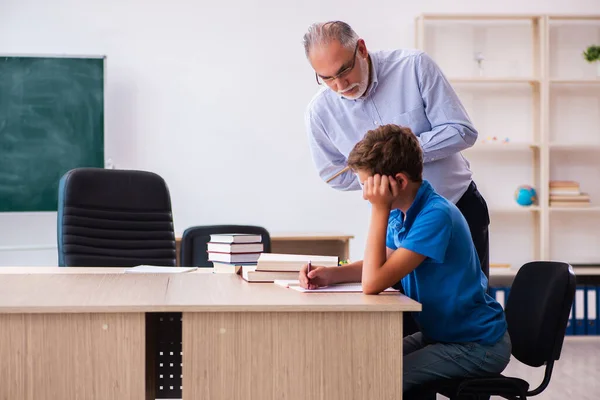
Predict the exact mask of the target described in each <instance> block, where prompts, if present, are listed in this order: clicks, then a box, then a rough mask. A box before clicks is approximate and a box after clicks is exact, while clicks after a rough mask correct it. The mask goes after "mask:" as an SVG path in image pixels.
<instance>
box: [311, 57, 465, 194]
mask: <svg viewBox="0 0 600 400" xmlns="http://www.w3.org/2000/svg"><path fill="white" fill-rule="evenodd" d="M369 55H370V57H371V61H372V71H371V85H370V86H369V89H368V90H367V93H366V94H365V95H364V96H363V97H361V98H360V99H357V100H348V99H345V98H343V97H342V96H341V95H339V94H338V93H336V92H334V91H332V90H330V89H328V88H325V87H324V88H323V89H322V90H321V91H319V93H317V94H316V95H315V97H314V98H313V99H312V101H311V102H310V104H309V105H308V108H307V110H306V115H305V118H306V127H307V131H308V138H309V143H310V149H311V154H312V157H313V160H314V163H315V164H316V167H317V169H318V171H319V175H320V176H321V178H322V179H323V180H327V179H329V178H330V177H331V176H333V175H334V174H335V173H337V172H338V171H340V170H341V169H343V168H344V167H345V166H346V160H347V158H348V155H349V154H350V151H351V150H352V148H353V147H354V145H355V144H356V143H357V142H358V141H359V140H361V139H362V138H363V137H364V135H365V134H366V133H367V132H368V131H369V130H371V129H375V128H377V127H378V126H379V125H385V124H397V125H401V126H408V127H410V128H411V130H412V131H413V133H415V135H417V137H418V138H419V142H420V143H421V147H422V149H423V161H424V168H423V178H424V179H427V180H428V181H429V182H430V183H431V185H432V186H433V187H434V188H435V190H436V191H437V192H438V193H439V194H441V195H442V196H444V197H445V198H447V199H448V200H450V201H452V202H453V203H456V202H457V201H458V200H459V199H460V197H461V196H462V195H463V194H464V193H465V191H466V190H467V188H468V187H469V184H470V183H471V179H472V174H471V170H470V165H469V162H468V161H467V160H466V159H465V158H464V157H463V156H462V154H461V153H460V152H461V151H462V150H465V149H467V148H468V147H471V146H472V145H473V144H474V143H475V141H476V139H477V131H476V130H475V128H474V127H473V124H472V123H471V121H470V120H469V117H468V115H467V112H466V110H465V109H464V107H463V106H462V104H461V102H460V100H459V98H458V96H457V95H456V93H455V91H454V90H453V89H452V87H451V86H450V83H449V82H448V81H447V79H446V78H445V77H444V75H443V74H442V72H441V71H440V69H439V67H438V66H437V65H436V64H435V62H434V61H433V60H432V59H431V58H430V57H429V56H428V55H427V54H426V53H424V52H422V51H419V50H393V51H376V52H370V53H369ZM329 184H330V185H331V186H332V187H333V188H335V189H338V190H360V189H361V186H360V184H359V182H358V178H357V177H356V175H355V174H354V173H352V172H350V171H349V172H346V173H344V174H342V175H340V176H339V177H337V178H335V179H334V180H332V181H331V182H330V183H329Z"/></svg>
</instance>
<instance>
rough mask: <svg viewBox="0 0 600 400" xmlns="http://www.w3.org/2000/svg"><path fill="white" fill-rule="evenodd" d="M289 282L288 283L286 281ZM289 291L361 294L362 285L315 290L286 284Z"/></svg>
mask: <svg viewBox="0 0 600 400" xmlns="http://www.w3.org/2000/svg"><path fill="white" fill-rule="evenodd" d="M288 282H289V281H288ZM276 283H277V282H276ZM279 285H280V286H284V285H285V282H282V283H281V284H279ZM284 287H288V288H290V289H293V290H297V291H298V292H302V293H361V292H362V285H361V284H360V283H341V284H338V285H331V286H325V287H321V288H317V289H304V288H303V287H301V286H300V285H295V284H293V283H288V284H287V286H284ZM397 291H398V290H396V289H394V288H387V289H386V290H385V292H397Z"/></svg>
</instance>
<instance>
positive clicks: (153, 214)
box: [58, 168, 182, 399]
mask: <svg viewBox="0 0 600 400" xmlns="http://www.w3.org/2000/svg"><path fill="white" fill-rule="evenodd" d="M176 254H177V252H176V247H175V232H174V229H173V216H172V213H171V198H170V194H169V190H168V188H167V185H166V183H165V181H164V180H163V179H162V178H161V177H160V176H158V175H156V174H154V173H151V172H146V171H135V170H111V169H102V168H78V169H74V170H71V171H69V172H67V173H66V174H65V175H64V176H63V177H62V178H61V180H60V184H59V193H58V259H59V265H60V266H61V267H65V266H66V267H132V266H135V265H143V264H145V265H161V266H175V265H176ZM146 324H147V341H146V343H147V346H148V355H149V360H148V361H149V364H148V372H147V373H148V374H151V375H150V376H154V380H155V385H154V387H153V388H152V387H150V388H149V390H153V391H154V397H153V398H161V399H168V398H176V399H177V398H179V399H180V398H181V393H182V387H181V358H182V357H181V338H182V331H181V313H147V314H146ZM171 376H173V378H170V377H171Z"/></svg>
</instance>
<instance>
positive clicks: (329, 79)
mask: <svg viewBox="0 0 600 400" xmlns="http://www.w3.org/2000/svg"><path fill="white" fill-rule="evenodd" d="M357 51H358V43H356V47H355V48H354V56H353V57H352V65H350V66H349V67H347V68H344V69H343V70H341V71H340V72H339V73H338V74H337V75H335V76H328V77H326V78H324V77H322V76H319V74H317V73H316V72H315V78H316V79H317V84H319V85H321V81H323V82H333V81H334V80H336V79H339V78H343V77H344V76H345V75H348V74H349V73H350V71H352V70H353V69H354V65H355V64H356V52H357Z"/></svg>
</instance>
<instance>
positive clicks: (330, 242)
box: [176, 233, 354, 265]
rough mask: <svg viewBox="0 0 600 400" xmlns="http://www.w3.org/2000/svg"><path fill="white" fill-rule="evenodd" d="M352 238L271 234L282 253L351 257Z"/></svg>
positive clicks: (275, 248)
mask: <svg viewBox="0 0 600 400" xmlns="http://www.w3.org/2000/svg"><path fill="white" fill-rule="evenodd" d="M350 239H354V236H353V235H344V234H335V233H274V234H271V252H273V253H282V254H309V255H321V256H335V257H339V259H340V261H343V260H348V259H349V258H350ZM176 242H177V265H179V253H180V251H181V237H178V238H177V239H176Z"/></svg>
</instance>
